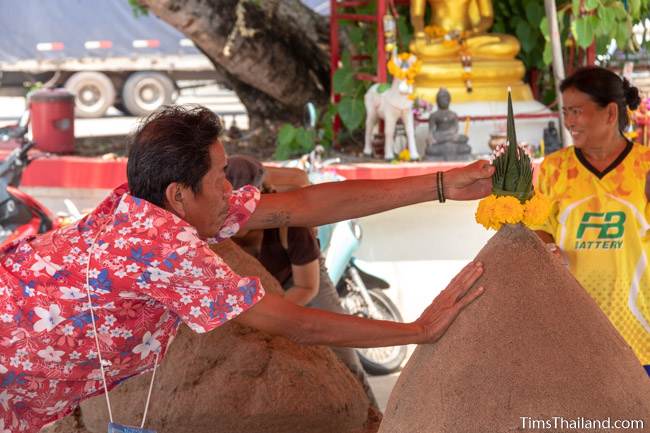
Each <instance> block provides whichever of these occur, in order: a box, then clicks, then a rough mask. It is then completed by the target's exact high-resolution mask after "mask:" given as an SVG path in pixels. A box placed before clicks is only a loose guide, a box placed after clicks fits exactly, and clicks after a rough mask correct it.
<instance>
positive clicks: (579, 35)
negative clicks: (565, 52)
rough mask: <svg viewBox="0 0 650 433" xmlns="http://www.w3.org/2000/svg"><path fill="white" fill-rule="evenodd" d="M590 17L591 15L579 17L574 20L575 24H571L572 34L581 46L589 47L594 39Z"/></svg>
mask: <svg viewBox="0 0 650 433" xmlns="http://www.w3.org/2000/svg"><path fill="white" fill-rule="evenodd" d="M590 18H593V17H591V16H584V17H580V18H578V19H576V20H575V21H574V24H575V26H572V30H573V36H574V37H575V39H576V42H577V43H578V46H580V47H582V48H587V47H589V45H591V43H592V42H593V40H594V26H593V22H592V20H591V19H590Z"/></svg>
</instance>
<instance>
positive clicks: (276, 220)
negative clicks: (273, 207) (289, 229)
mask: <svg viewBox="0 0 650 433" xmlns="http://www.w3.org/2000/svg"><path fill="white" fill-rule="evenodd" d="M290 221H291V214H290V213H289V212H287V211H284V210H283V211H277V212H271V213H270V214H268V215H267V216H266V217H265V218H264V224H268V225H270V226H273V227H283V226H287V225H289V222H290Z"/></svg>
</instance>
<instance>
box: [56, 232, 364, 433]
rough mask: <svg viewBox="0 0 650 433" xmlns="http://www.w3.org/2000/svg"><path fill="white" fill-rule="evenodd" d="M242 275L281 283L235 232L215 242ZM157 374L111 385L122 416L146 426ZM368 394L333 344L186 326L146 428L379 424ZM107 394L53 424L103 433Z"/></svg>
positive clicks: (283, 429)
mask: <svg viewBox="0 0 650 433" xmlns="http://www.w3.org/2000/svg"><path fill="white" fill-rule="evenodd" d="M216 249H217V252H218V254H219V255H220V256H221V257H222V258H223V259H224V260H225V261H226V262H227V263H228V264H229V265H230V266H231V268H232V269H233V270H234V271H235V272H237V273H238V274H239V275H257V276H260V278H261V279H262V284H263V285H264V287H265V288H266V290H267V291H279V290H281V287H280V285H279V283H278V282H277V281H276V280H275V279H273V277H272V276H271V275H270V274H268V273H267V272H266V271H265V269H264V268H263V267H262V265H260V264H259V262H257V260H255V259H253V258H252V257H251V256H249V255H248V254H246V253H244V252H243V251H242V250H241V249H240V248H239V247H237V246H236V245H235V244H234V243H233V242H232V241H224V242H222V243H220V244H219V245H218V246H216ZM150 380H151V375H150V373H149V374H145V375H142V376H139V377H136V378H133V379H130V380H127V381H126V382H124V383H123V384H121V385H119V386H117V387H116V388H115V389H114V390H112V391H111V392H110V398H111V403H112V408H113V414H114V415H115V417H116V418H115V419H116V421H118V422H121V423H124V424H128V425H138V426H139V425H140V420H141V419H142V411H143V409H144V399H145V398H146V395H147V389H148V387H149V382H150ZM369 405H370V404H369V402H368V398H367V397H366V394H365V392H364V390H363V388H362V386H361V385H360V383H359V382H358V380H357V378H356V377H354V376H353V375H352V374H351V373H350V371H349V370H348V368H347V367H346V366H345V365H344V364H343V363H341V362H340V361H339V359H338V358H337V357H336V355H334V353H333V352H332V351H331V350H330V349H328V348H326V347H321V346H300V345H298V344H295V343H293V342H291V341H289V340H287V339H285V338H282V337H272V336H269V335H266V334H264V333H262V332H259V331H256V330H253V329H250V328H245V327H243V326H239V325H238V324H236V323H228V324H226V325H223V326H222V327H220V328H218V329H216V330H214V331H212V332H209V333H207V334H204V335H197V334H195V333H193V332H191V331H190V330H189V328H187V327H186V326H185V325H182V327H181V329H180V331H179V334H178V336H177V337H176V339H175V340H174V342H173V344H172V346H171V347H170V349H169V351H168V353H167V356H166V358H165V360H164V361H163V363H162V364H161V365H160V367H159V368H158V371H157V373H156V380H155V382H154V388H153V395H152V400H151V406H150V407H149V415H148V417H147V420H148V421H147V426H146V427H148V428H152V429H156V430H157V431H158V432H159V433H166V432H169V433H171V432H174V433H175V432H187V433H190V432H191V433H294V432H301V433H333V432H334V433H361V432H364V433H365V432H368V431H376V429H377V426H376V423H377V415H376V414H375V413H374V412H372V411H370V414H371V415H372V416H371V417H370V418H369ZM107 425H108V413H107V410H106V401H105V399H104V396H103V395H100V396H98V397H95V398H92V399H90V400H87V401H84V402H82V404H81V410H80V412H77V413H76V414H75V415H73V416H70V417H68V418H66V419H64V420H62V421H60V422H59V423H57V424H56V425H54V426H51V427H49V428H48V429H46V430H45V432H47V433H104V432H106V426H107Z"/></svg>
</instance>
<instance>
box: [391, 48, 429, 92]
mask: <svg viewBox="0 0 650 433" xmlns="http://www.w3.org/2000/svg"><path fill="white" fill-rule="evenodd" d="M397 58H398V59H399V62H400V63H403V64H404V63H406V64H408V63H407V62H411V64H410V65H409V67H408V68H407V69H402V67H401V66H400V65H399V64H397V63H396V61H395V58H394V57H393V58H391V59H390V60H389V61H388V65H387V67H388V72H389V73H390V74H391V75H392V76H393V77H395V78H397V79H398V80H406V82H407V83H408V84H410V85H412V84H413V83H414V82H415V76H416V75H417V74H418V72H420V69H422V61H421V60H418V58H417V57H416V56H415V55H414V54H411V53H401V54H399V55H398V56H397Z"/></svg>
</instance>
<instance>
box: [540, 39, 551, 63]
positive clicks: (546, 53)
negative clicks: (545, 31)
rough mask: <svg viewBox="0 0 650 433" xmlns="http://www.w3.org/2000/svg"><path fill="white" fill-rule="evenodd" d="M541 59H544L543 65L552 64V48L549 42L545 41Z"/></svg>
mask: <svg viewBox="0 0 650 433" xmlns="http://www.w3.org/2000/svg"><path fill="white" fill-rule="evenodd" d="M542 58H543V59H544V64H545V65H550V64H551V63H553V47H552V46H551V41H546V44H545V45H544V54H543V55H542Z"/></svg>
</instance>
